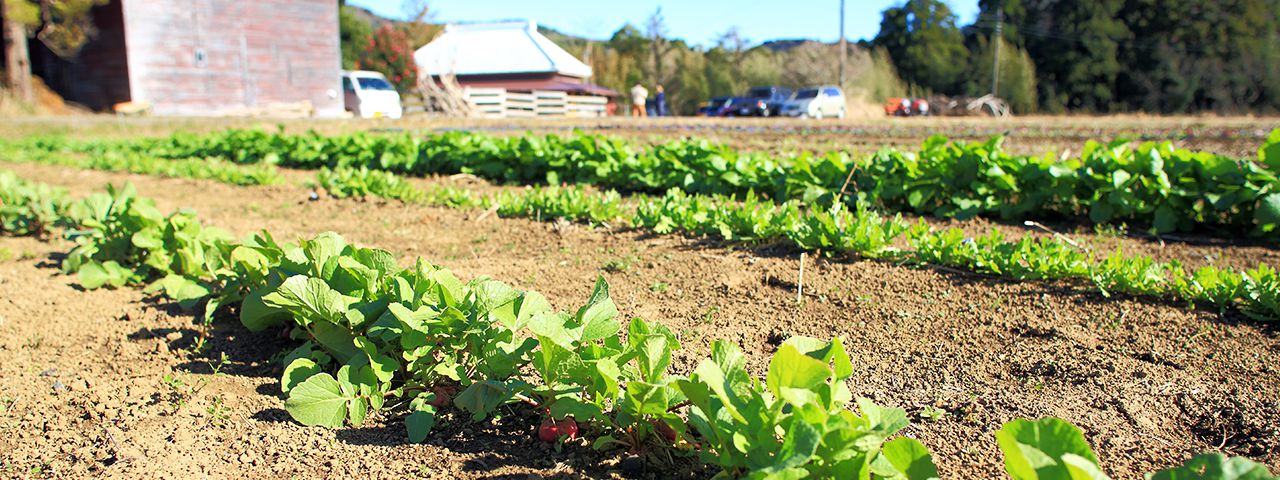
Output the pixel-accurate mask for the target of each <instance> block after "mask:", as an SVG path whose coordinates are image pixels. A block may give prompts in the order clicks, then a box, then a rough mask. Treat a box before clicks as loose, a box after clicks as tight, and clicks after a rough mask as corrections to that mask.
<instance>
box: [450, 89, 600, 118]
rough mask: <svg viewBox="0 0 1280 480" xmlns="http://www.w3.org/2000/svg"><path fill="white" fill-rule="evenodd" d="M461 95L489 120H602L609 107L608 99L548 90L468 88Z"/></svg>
mask: <svg viewBox="0 0 1280 480" xmlns="http://www.w3.org/2000/svg"><path fill="white" fill-rule="evenodd" d="M462 92H463V95H464V96H466V98H467V102H469V103H471V105H472V107H473V109H474V110H475V112H476V114H477V115H478V116H481V117H487V118H543V117H603V116H605V114H606V105H607V104H608V103H609V99H608V98H606V97H595V96H588V95H569V94H567V93H565V92H553V91H546V90H534V91H533V92H529V93H524V92H510V91H507V90H506V89H504V88H470V87H467V88H464V89H463V90H462Z"/></svg>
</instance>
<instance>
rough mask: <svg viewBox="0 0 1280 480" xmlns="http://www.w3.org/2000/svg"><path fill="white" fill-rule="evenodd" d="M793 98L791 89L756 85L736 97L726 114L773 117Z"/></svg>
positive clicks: (731, 115) (732, 115)
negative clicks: (744, 93) (743, 94)
mask: <svg viewBox="0 0 1280 480" xmlns="http://www.w3.org/2000/svg"><path fill="white" fill-rule="evenodd" d="M788 98H791V89H790V88H787V87H778V86H769V87H755V88H752V89H751V91H749V92H747V94H746V95H745V96H742V97H737V98H734V100H733V102H732V103H731V104H730V105H729V108H727V109H726V110H728V111H727V112H725V116H729V117H772V116H774V115H777V114H778V113H779V112H781V111H782V104H783V103H785V102H786V101H787V99H788Z"/></svg>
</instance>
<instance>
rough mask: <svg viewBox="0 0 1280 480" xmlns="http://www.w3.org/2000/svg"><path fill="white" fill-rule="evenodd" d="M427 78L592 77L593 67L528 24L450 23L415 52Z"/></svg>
mask: <svg viewBox="0 0 1280 480" xmlns="http://www.w3.org/2000/svg"><path fill="white" fill-rule="evenodd" d="M413 59H414V61H415V62H416V63H417V64H418V69H419V70H420V71H421V72H423V73H426V74H428V75H440V74H442V73H452V74H454V75H491V74H501V73H543V72H555V73H560V74H562V75H568V76H572V77H579V78H586V77H590V76H591V67H589V66H587V64H585V63H582V61H580V60H578V59H577V58H574V57H573V55H570V54H569V52H566V51H564V49H563V48H560V47H559V46H558V45H556V44H555V43H553V42H552V41H551V40H549V39H547V37H544V36H542V34H541V33H538V25H537V24H536V23H534V22H532V21H518V22H494V23H472V24H451V25H448V26H446V27H445V29H444V34H442V35H440V36H439V37H437V38H436V39H435V40H432V41H431V43H428V44H426V45H423V46H422V47H421V48H419V49H418V50H417V51H416V52H414V53H413Z"/></svg>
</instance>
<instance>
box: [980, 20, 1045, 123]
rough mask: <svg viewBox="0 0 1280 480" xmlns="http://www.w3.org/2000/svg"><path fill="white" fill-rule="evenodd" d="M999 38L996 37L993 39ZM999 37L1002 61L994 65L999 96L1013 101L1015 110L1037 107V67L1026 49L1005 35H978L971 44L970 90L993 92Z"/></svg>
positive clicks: (982, 92) (1024, 110)
mask: <svg viewBox="0 0 1280 480" xmlns="http://www.w3.org/2000/svg"><path fill="white" fill-rule="evenodd" d="M993 38H994V39H995V40H994V41H993V40H992V39H993ZM995 41H999V42H1003V43H1002V44H1001V45H1000V65H999V66H998V67H997V68H995V69H994V71H995V75H996V77H997V79H998V84H999V86H1000V91H999V92H998V96H999V97H1000V98H1003V99H1004V100H1005V101H1007V102H1009V107H1010V108H1012V109H1013V111H1014V112H1015V113H1030V112H1034V111H1036V109H1037V107H1038V106H1039V103H1038V102H1037V99H1036V67H1035V63H1034V62H1032V61H1031V56H1030V55H1028V54H1027V51H1026V50H1023V49H1021V48H1018V47H1017V46H1016V45H1013V44H1011V43H1009V42H1007V41H1005V40H1004V39H1003V38H1000V37H994V36H977V37H976V38H975V40H974V44H973V46H972V48H971V50H970V51H971V52H972V53H971V54H970V55H971V58H972V61H971V62H970V63H969V84H968V87H967V92H966V93H967V94H968V95H970V96H974V97H979V96H982V95H986V94H988V93H991V75H992V71H993V69H992V68H991V67H992V65H991V64H992V63H994V62H995V61H996V59H995V56H996V55H995V43H994V42H995Z"/></svg>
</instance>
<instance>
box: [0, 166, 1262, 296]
mask: <svg viewBox="0 0 1280 480" xmlns="http://www.w3.org/2000/svg"><path fill="white" fill-rule="evenodd" d="M0 153H6V154H9V155H11V156H6V157H5V158H6V159H22V160H26V161H36V162H43V163H55V164H65V165H70V166H77V167H81V168H97V169H106V170H113V171H129V172H135V173H150V174H158V175H165V176H179V177H190V178H206V179H213V180H218V181H221V182H224V183H231V184H239V185H243V184H254V183H274V182H277V181H279V174H278V173H277V172H276V171H275V170H274V167H272V166H269V165H266V166H264V165H262V164H252V165H240V164H234V163H227V162H225V161H223V160H219V159H178V160H173V161H169V160H164V159H157V158H155V157H149V156H146V155H143V154H139V153H136V152H130V153H119V152H101V153H98V154H94V155H80V156H65V155H58V154H55V153H52V152H43V153H39V154H36V155H25V156H24V155H22V154H21V152H15V151H12V150H9V151H4V152H0ZM166 162H171V163H166ZM314 183H315V186H316V187H318V188H322V189H324V190H325V191H327V192H328V193H329V194H330V195H333V196H336V197H367V196H376V197H382V198H390V199H397V200H401V201H405V202H410V203H418V204H428V205H436V206H447V207H463V208H469V207H480V208H490V207H492V208H495V210H496V213H497V214H498V215H500V216H505V217H513V216H514V217H530V218H539V217H545V218H548V219H550V218H558V217H563V218H568V219H571V220H574V221H581V222H586V223H590V224H597V225H598V224H609V225H624V226H634V227H641V228H647V229H651V230H653V231H655V232H656V233H663V234H666V233H683V234H687V235H695V236H711V237H716V238H721V239H724V240H727V241H731V242H743V243H749V244H761V243H781V244H786V245H790V246H793V247H795V248H799V249H802V250H811V251H812V250H818V251H822V252H825V253H828V254H833V253H836V254H850V253H851V254H857V255H860V256H863V257H868V258H885V259H893V260H905V261H910V262H915V263H921V264H933V265H944V266H949V267H956V268H962V269H965V270H969V271H974V272H979V273H984V274H991V275H998V276H1002V277H1007V278H1012V279H1017V280H1062V279H1066V280H1077V281H1085V282H1089V283H1091V284H1093V285H1094V286H1096V287H1097V288H1098V289H1099V290H1101V291H1102V292H1103V293H1104V294H1110V293H1111V292H1120V293H1126V294H1134V295H1150V296H1155V297H1162V298H1169V299H1175V300H1182V301H1187V302H1189V303H1190V304H1192V305H1195V304H1201V305H1210V306H1214V307H1216V308H1218V309H1219V310H1226V309H1230V308H1239V310H1240V311H1241V312H1243V313H1244V314H1246V315H1248V316H1250V317H1251V318H1254V319H1256V320H1263V321H1267V320H1275V319H1280V274H1277V272H1276V271H1275V269H1273V268H1272V267H1269V266H1267V265H1262V264H1260V265H1259V266H1258V267H1257V268H1254V269H1248V270H1245V271H1242V272H1238V271H1234V270H1232V269H1230V268H1218V267H1214V266H1207V267H1202V268H1200V269H1197V270H1194V271H1188V270H1187V269H1185V268H1184V267H1183V266H1182V265H1180V264H1179V263H1178V262H1176V261H1175V262H1168V263H1163V262H1155V261H1153V260H1152V259H1151V258H1150V257H1144V256H1138V257H1129V256H1125V255H1123V254H1122V253H1121V252H1120V251H1119V250H1117V251H1115V252H1112V253H1111V254H1109V255H1106V256H1102V257H1098V256H1097V255H1095V254H1094V253H1092V252H1088V251H1083V250H1081V249H1079V248H1077V247H1075V246H1073V245H1070V244H1067V243H1065V242H1062V241H1060V240H1058V239H1056V238H1034V237H1031V236H1027V237H1024V238H1022V239H1020V240H1017V241H1009V240H1006V239H1004V238H1003V237H1002V236H1001V234H1000V232H999V231H992V232H991V233H990V234H988V235H985V236H979V237H976V238H974V237H969V236H967V235H966V234H965V233H964V232H963V231H961V230H959V229H948V230H943V231H936V230H934V229H932V228H930V227H929V226H928V225H927V224H926V223H924V222H918V223H916V224H914V225H911V224H907V223H905V222H903V221H902V220H901V218H898V217H892V218H885V217H882V216H881V215H879V214H877V213H876V212H874V211H870V210H868V209H866V208H864V207H861V206H859V207H858V208H857V209H855V210H853V211H850V210H849V209H848V208H846V207H845V206H844V204H843V203H835V204H832V205H831V206H830V208H825V209H823V208H807V206H806V205H805V204H804V203H802V202H800V201H795V200H792V201H787V202H783V203H781V204H775V203H773V202H769V201H765V200H761V199H760V198H759V197H757V196H756V195H755V194H754V193H751V192H748V193H747V195H745V197H744V198H743V199H741V200H739V199H735V198H732V197H729V196H724V195H688V194H685V193H683V192H682V191H680V190H678V189H672V190H670V191H668V192H666V194H665V195H662V196H646V195H633V196H631V197H628V198H627V199H626V200H624V199H623V197H621V196H620V195H618V194H617V193H616V192H613V191H605V192H596V191H590V190H586V189H583V188H581V187H556V186H552V187H537V188H530V189H521V190H504V191H501V192H499V193H497V194H495V195H492V196H484V195H478V194H476V193H473V192H472V191H470V190H467V189H464V188H457V187H450V186H440V185H437V186H432V187H429V188H419V187H417V186H415V185H413V184H412V182H409V181H407V180H406V179H404V178H403V177H400V176H398V175H396V174H393V173H390V172H387V171H383V170H373V169H369V168H367V167H360V168H347V167H339V168H336V169H329V168H327V167H322V168H321V170H320V171H319V172H317V174H316V177H315V182H314ZM860 205H861V204H860ZM900 239H905V242H903V241H900ZM901 243H906V244H908V245H909V246H910V248H907V249H900V248H898V247H897V246H895V245H896V244H901Z"/></svg>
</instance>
